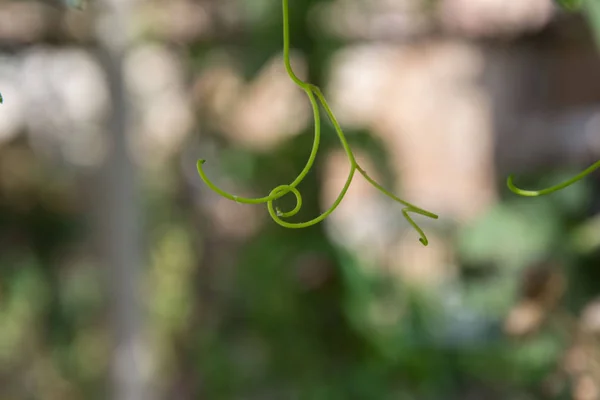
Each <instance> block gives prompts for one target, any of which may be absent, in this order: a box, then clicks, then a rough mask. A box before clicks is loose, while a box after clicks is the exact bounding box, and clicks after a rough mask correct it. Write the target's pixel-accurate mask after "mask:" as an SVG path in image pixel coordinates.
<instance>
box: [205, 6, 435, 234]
mask: <svg viewBox="0 0 600 400" xmlns="http://www.w3.org/2000/svg"><path fill="white" fill-rule="evenodd" d="M282 11H283V59H284V64H285V69H286V72H287V74H288V76H289V77H290V79H291V80H292V81H293V82H294V83H295V84H296V85H297V86H298V87H299V88H301V89H302V90H303V91H304V92H305V93H306V95H307V97H308V99H309V101H310V103H311V106H312V111H313V116H314V125H315V128H314V140H313V146H312V150H311V153H310V156H309V158H308V160H307V162H306V165H305V166H304V168H303V170H302V171H301V172H300V174H299V175H298V176H297V177H296V179H294V181H292V182H291V183H290V184H288V185H280V186H277V187H276V188H275V189H273V190H271V192H270V193H269V195H268V196H264V197H256V198H249V197H241V196H236V195H233V194H231V193H229V192H227V191H225V190H223V189H221V188H219V187H218V186H217V185H216V184H215V183H214V182H212V181H211V180H210V179H209V178H208V176H207V175H206V173H205V172H204V167H203V166H204V163H205V162H206V160H203V159H201V160H198V162H197V168H198V174H199V175H200V178H201V179H202V180H203V181H204V182H205V183H206V185H207V186H208V187H209V188H210V189H212V190H213V191H215V192H216V193H218V194H219V195H221V196H223V197H225V198H228V199H230V200H233V201H236V202H238V203H244V204H264V203H266V204H267V209H268V211H269V215H270V216H271V218H272V219H273V220H274V221H275V222H276V223H278V224H279V225H281V226H283V227H286V228H306V227H309V226H312V225H315V224H317V223H319V222H321V221H323V220H324V219H325V218H327V217H328V216H329V215H330V214H331V213H333V212H334V211H335V209H336V208H337V207H338V206H339V205H340V203H341V202H342V200H343V199H344V196H345V195H346V193H347V192H348V189H349V188H350V184H351V183H352V179H353V178H354V176H355V174H356V171H358V172H359V173H360V174H361V175H362V176H363V177H364V178H365V179H366V180H367V182H369V183H370V184H371V185H373V186H374V187H375V188H376V189H377V190H379V191H380V192H382V193H383V194H385V195H386V196H388V197H389V198H391V199H393V200H394V201H396V202H398V203H400V204H402V205H404V206H406V207H405V208H403V209H402V214H403V216H404V218H406V220H407V221H408V222H409V223H410V225H411V226H412V227H413V228H414V229H415V230H416V231H417V232H418V233H419V235H420V238H419V241H420V242H421V243H422V244H423V245H425V246H427V245H428V243H429V242H428V240H427V236H426V235H425V233H424V232H423V230H422V229H421V228H420V227H419V226H418V225H417V224H416V223H415V222H414V221H413V219H412V218H411V217H410V215H408V213H410V212H412V213H416V214H420V215H423V216H425V217H429V218H433V219H437V218H438V216H437V215H436V214H434V213H432V212H429V211H425V210H423V209H422V208H419V207H417V206H415V205H413V204H411V203H408V202H406V201H404V200H402V199H400V198H399V197H397V196H395V195H394V194H392V193H391V192H389V191H388V190H387V189H385V188H384V187H383V186H381V185H380V184H378V183H377V182H375V181H374V180H373V179H372V178H371V177H369V175H367V173H366V172H365V170H363V169H362V168H361V166H360V165H359V164H358V162H357V161H356V158H355V157H354V153H353V152H352V149H351V148H350V145H349V144H348V141H347V139H346V136H345V135H344V132H343V130H342V128H341V125H340V123H339V122H338V121H337V119H336V117H335V115H334V114H333V111H332V110H331V107H330V106H329V104H328V103H327V100H326V99H325V96H324V95H323V93H322V92H321V89H319V87H317V86H315V85H313V84H310V83H307V82H304V81H303V80H301V79H300V78H298V76H297V75H296V74H295V73H294V70H293V69H292V66H291V61H290V29H289V25H290V23H289V0H282ZM317 100H318V101H317ZM319 103H320V105H321V107H323V109H324V110H325V113H326V114H327V117H328V118H329V120H330V121H331V123H332V124H333V126H334V128H335V132H336V134H337V136H338V138H339V140H340V143H341V144H342V147H343V148H344V151H345V153H346V157H347V158H348V161H349V163H350V171H349V173H348V177H347V178H346V182H345V183H344V186H343V188H342V190H341V191H340V193H339V195H338V197H337V198H336V199H335V201H334V202H333V204H332V205H331V206H330V207H329V208H328V209H327V210H325V211H324V212H323V213H321V214H320V215H319V216H317V217H315V218H313V219H311V220H309V221H306V222H287V221H284V220H283V219H282V218H289V217H292V216H294V215H296V214H297V213H298V212H299V211H300V209H301V208H302V195H301V194H300V192H299V191H298V189H296V187H297V186H298V185H299V184H300V183H301V182H302V180H303V179H304V178H305V177H306V175H307V174H308V172H309V171H310V169H311V168H312V166H313V164H314V161H315V158H316V156H317V152H318V149H319V144H320V140H321V114H320V108H319ZM288 193H292V194H293V195H294V197H295V198H296V206H295V207H294V208H293V209H292V210H290V211H287V212H282V211H281V210H279V209H278V208H276V207H274V205H273V202H274V201H275V200H277V199H279V198H281V197H283V196H285V195H286V194H288Z"/></svg>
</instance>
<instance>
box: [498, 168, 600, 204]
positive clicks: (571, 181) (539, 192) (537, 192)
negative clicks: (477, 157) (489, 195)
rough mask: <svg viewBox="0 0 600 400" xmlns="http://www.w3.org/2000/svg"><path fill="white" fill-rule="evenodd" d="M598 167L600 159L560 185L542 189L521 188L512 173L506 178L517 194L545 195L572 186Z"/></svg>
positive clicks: (529, 195)
mask: <svg viewBox="0 0 600 400" xmlns="http://www.w3.org/2000/svg"><path fill="white" fill-rule="evenodd" d="M598 168H600V161H598V162H596V163H595V164H593V165H592V166H590V167H588V168H587V169H586V170H584V171H582V172H581V173H579V174H577V175H575V176H574V177H573V178H571V179H569V180H567V181H564V182H563V183H559V184H558V185H555V186H551V187H549V188H546V189H542V190H523V189H519V188H518V187H516V186H515V184H514V183H513V176H512V175H510V176H509V177H508V179H507V180H506V184H507V185H508V188H509V189H510V190H511V191H512V192H513V193H516V194H518V195H521V196H527V197H536V196H543V195H546V194H550V193H553V192H556V191H558V190H561V189H564V188H566V187H567V186H571V185H572V184H574V183H575V182H577V181H579V180H581V179H583V178H585V177H586V176H588V175H589V174H591V173H592V172H594V171H595V170H597V169H598Z"/></svg>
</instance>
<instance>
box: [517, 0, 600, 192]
mask: <svg viewBox="0 0 600 400" xmlns="http://www.w3.org/2000/svg"><path fill="white" fill-rule="evenodd" d="M555 2H556V3H557V4H558V5H559V6H560V7H562V8H563V9H565V10H567V11H579V10H582V9H583V10H584V11H586V13H588V14H593V12H595V14H594V15H592V16H590V19H591V25H592V29H593V30H594V32H595V34H596V37H597V38H600V6H598V4H600V3H596V5H595V6H594V7H595V8H592V5H593V3H592V2H591V1H589V2H587V3H585V2H584V0H555ZM583 6H588V8H584V7H583ZM594 16H595V17H596V19H594V18H593V17H594ZM599 45H600V39H599ZM598 168H600V161H598V162H596V163H595V164H593V165H591V166H590V167H588V168H587V169H585V170H584V171H582V172H581V173H579V174H577V175H575V176H574V177H573V178H571V179H569V180H566V181H564V182H562V183H559V184H557V185H554V186H551V187H549V188H546V189H541V190H525V189H520V188H518V187H516V186H515V184H514V183H513V176H512V175H510V176H509V177H508V179H507V180H506V184H507V186H508V188H509V189H510V190H511V191H512V192H513V193H516V194H518V195H520V196H526V197H537V196H544V195H547V194H550V193H553V192H556V191H558V190H561V189H564V188H566V187H568V186H571V185H572V184H574V183H575V182H577V181H579V180H581V179H583V178H585V177H586V176H588V175H589V174H591V173H592V172H594V171H595V170H597V169H598Z"/></svg>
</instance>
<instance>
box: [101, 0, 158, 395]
mask: <svg viewBox="0 0 600 400" xmlns="http://www.w3.org/2000/svg"><path fill="white" fill-rule="evenodd" d="M135 3H136V0H99V1H98V3H97V5H98V11H99V12H100V15H99V16H98V19H97V33H98V39H99V41H100V43H101V56H102V59H103V61H104V67H105V70H106V74H107V78H108V81H109V85H110V94H111V106H112V108H111V112H112V113H111V116H110V128H109V131H110V134H109V140H110V143H109V146H108V154H107V157H106V159H105V165H104V168H103V171H102V172H103V174H102V185H101V187H102V191H101V193H102V196H101V199H97V200H98V205H97V206H98V207H99V210H98V211H99V217H100V219H99V224H100V228H101V229H100V232H99V233H100V240H101V242H102V246H101V247H102V249H103V253H104V262H105V263H106V266H107V267H108V270H107V275H108V280H107V282H108V285H109V287H110V291H109V292H110V297H111V301H112V304H111V316H112V319H111V329H112V336H113V337H112V338H113V340H114V345H115V347H114V350H113V354H112V357H111V366H110V373H111V383H112V388H111V391H112V393H111V396H110V398H111V399H113V400H147V399H148V394H149V393H148V390H145V380H144V373H143V372H144V371H143V370H144V367H145V365H144V362H143V361H144V360H143V359H144V358H145V357H143V356H144V355H145V351H144V350H145V349H144V346H143V340H142V318H141V315H142V308H141V306H140V298H139V293H140V292H139V284H140V282H141V279H140V278H141V265H142V259H143V253H142V248H141V245H142V241H141V237H140V234H141V227H140V218H139V208H140V205H139V202H138V195H139V194H138V190H137V187H136V186H137V185H136V170H135V166H134V163H133V161H132V157H131V153H130V151H131V149H130V148H129V146H128V143H129V141H128V140H127V138H128V135H127V133H128V129H129V127H130V126H131V124H130V113H129V110H130V105H129V101H128V95H127V90H126V82H125V78H124V58H125V55H126V53H127V50H128V49H129V48H130V47H131V46H132V45H133V40H132V35H131V31H132V23H133V18H132V17H133V12H134V7H135V5H136V4H135Z"/></svg>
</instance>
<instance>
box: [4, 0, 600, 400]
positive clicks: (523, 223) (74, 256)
mask: <svg viewBox="0 0 600 400" xmlns="http://www.w3.org/2000/svg"><path fill="white" fill-rule="evenodd" d="M323 2H324V1H320V0H310V1H294V2H292V5H293V10H291V15H293V21H292V29H291V30H292V32H291V35H292V37H293V38H294V44H295V47H296V48H297V49H298V50H299V51H301V52H303V53H304V54H305V55H306V56H307V59H308V64H309V65H310V68H309V73H308V76H309V79H310V81H311V82H313V83H315V84H319V85H321V84H323V83H326V82H325V81H326V76H325V71H326V70H327V64H328V62H329V59H330V57H331V55H332V54H333V53H334V52H335V51H336V50H337V49H339V48H340V47H342V46H343V45H344V43H338V42H336V41H335V40H333V39H327V38H326V39H322V40H321V39H319V40H317V39H316V37H317V35H316V34H315V32H314V29H315V27H314V26H313V25H311V24H308V23H307V22H306V21H307V19H308V14H309V12H310V10H313V8H314V7H315V6H316V5H318V3H323ZM77 4H80V3H79V2H77ZM235 4H236V5H237V6H238V7H240V8H241V9H242V14H243V15H244V16H245V18H247V26H245V27H244V32H243V37H242V38H241V39H240V40H239V41H237V42H235V41H232V42H231V43H225V44H223V43H218V42H216V41H215V42H214V43H213V42H209V43H206V42H199V43H192V44H191V48H192V51H191V52H190V53H191V54H192V57H191V59H190V60H188V61H189V64H190V66H191V68H195V69H198V70H200V69H202V68H203V67H204V66H205V65H204V64H203V62H204V59H203V57H204V55H205V54H206V51H207V50H206V49H213V48H217V47H218V48H219V49H220V50H223V51H226V52H229V53H231V54H232V55H233V56H235V57H236V58H237V59H239V60H240V61H239V62H240V65H243V67H244V74H245V78H246V79H248V80H250V79H252V77H254V76H255V75H256V74H257V72H258V71H259V70H260V68H261V67H262V66H263V65H264V64H265V63H266V62H267V61H268V60H269V59H270V58H271V57H272V56H273V55H274V54H276V53H278V52H279V51H280V46H281V43H280V31H281V23H280V8H279V7H280V4H279V3H278V2H277V1H267V0H260V1H259V0H253V1H242V0H240V1H238V2H235ZM564 4H565V5H566V6H568V7H572V6H574V5H575V3H574V2H568V3H564ZM318 36H319V37H321V36H322V35H321V34H319V35H318ZM206 131H207V133H206V136H207V137H208V138H209V139H210V138H211V136H212V139H214V140H215V141H217V140H221V141H224V140H223V139H222V137H220V136H219V135H218V132H210V131H209V130H208V128H207V129H206ZM322 136H323V141H322V144H321V147H322V152H323V153H324V154H326V153H328V152H330V151H332V150H334V149H338V146H339V144H338V141H337V138H336V137H335V132H334V130H333V129H332V128H331V126H329V125H327V124H324V126H323V135H322ZM215 137H220V139H215ZM209 139H207V140H209ZM348 139H349V141H350V143H351V145H352V146H355V147H356V149H357V150H358V149H361V150H362V151H364V152H365V153H366V154H368V155H370V156H371V158H372V159H373V160H375V162H376V167H377V168H378V169H379V170H380V171H381V173H382V174H383V176H384V178H385V179H384V181H388V182H391V181H392V173H391V172H390V165H389V160H388V156H387V153H386V151H385V147H384V146H383V145H382V144H381V143H379V142H378V141H377V140H376V139H375V138H374V137H373V136H372V135H371V134H370V133H369V132H367V131H356V132H348ZM191 140H192V139H190V141H191ZM203 140H204V138H203ZM311 143H312V136H311V132H309V130H307V131H306V132H304V133H303V134H300V135H297V136H294V137H293V138H291V139H289V140H287V141H285V142H284V143H282V144H281V145H280V146H279V147H278V148H276V149H275V150H273V151H269V152H259V151H248V150H243V149H239V148H235V146H234V144H231V143H221V144H223V146H224V147H227V149H228V150H227V151H225V152H223V156H222V158H221V159H220V163H221V164H222V165H220V166H219V167H223V171H225V172H224V174H225V175H226V176H227V177H228V178H229V179H231V180H232V181H234V182H236V183H239V184H241V185H243V187H252V188H255V189H256V190H257V191H258V192H260V193H264V192H267V191H268V190H270V188H272V187H274V186H277V185H278V184H280V183H281V182H285V181H287V180H288V179H289V177H290V176H291V175H293V172H294V171H299V170H300V169H301V168H302V166H303V164H304V162H305V157H306V150H307V149H309V148H310V145H311ZM184 147H185V146H184ZM184 153H185V151H184V150H182V151H181V153H180V154H178V155H177V157H176V159H174V160H171V162H170V163H167V164H166V165H165V166H164V168H165V169H166V170H167V169H168V171H169V172H167V173H165V174H166V175H167V176H168V177H169V178H170V181H169V183H168V184H165V185H163V186H161V185H157V184H155V183H154V182H153V181H156V180H157V177H156V176H147V177H145V181H144V184H145V186H144V190H145V191H144V195H145V197H144V211H145V216H146V221H147V226H148V229H147V232H148V233H147V236H146V239H147V241H148V245H149V246H148V247H149V248H150V254H149V256H148V265H147V267H146V270H145V274H146V275H145V280H144V282H143V293H144V299H145V300H146V307H147V309H148V310H149V317H148V320H149V323H148V325H149V327H148V336H149V337H150V340H151V343H152V346H151V347H152V350H153V352H155V356H156V358H157V360H158V361H157V363H159V366H160V367H159V373H158V374H157V375H158V376H159V377H160V379H156V380H155V381H153V385H156V387H157V388H158V389H159V390H160V393H165V395H164V398H177V399H180V398H181V399H184V398H190V399H210V400H220V399H223V400H227V399H261V400H264V399H310V400H321V399H322V400H337V399H339V400H351V399H381V400H385V399H390V400H392V399H393V400H416V399H418V400H428V399H432V400H437V399H444V400H453V399H456V400H463V399H486V400H494V399H498V400H504V399H514V400H519V399H522V400H527V399H531V400H533V399H536V400H537V399H568V398H571V397H570V393H571V391H570V385H571V383H570V381H569V379H567V378H566V377H565V374H564V373H563V372H561V371H562V370H561V366H562V363H563V361H562V360H563V357H564V355H565V353H566V352H567V351H568V350H569V347H570V346H571V345H572V344H573V341H574V340H576V338H577V337H576V335H575V334H574V333H573V332H574V331H573V329H572V327H571V325H569V324H567V323H564V322H563V318H564V315H563V314H565V313H567V314H568V315H571V316H573V318H574V319H575V320H577V316H578V315H580V313H581V311H582V309H584V307H585V306H586V305H587V304H588V303H589V302H590V301H592V300H593V299H594V298H596V297H597V296H598V295H599V293H600V286H598V284H597V282H598V279H600V276H599V275H600V272H598V271H600V270H599V269H598V268H597V266H598V262H599V261H600V251H599V249H600V243H599V242H598V234H597V232H598V227H599V223H598V222H597V221H596V220H595V219H594V218H593V215H594V213H595V211H597V210H594V199H597V198H598V196H599V194H600V185H598V184H597V183H595V182H594V181H586V182H581V183H580V184H578V185H575V186H573V187H572V188H569V190H565V191H562V192H559V193H556V194H554V195H553V196H551V197H544V198H536V199H522V198H515V196H513V195H512V194H510V193H508V192H507V191H505V188H504V181H503V180H502V179H499V182H498V188H499V191H502V193H503V198H502V199H501V201H500V202H499V203H498V204H497V205H496V206H495V207H493V208H492V209H491V210H489V212H488V213H487V214H486V215H484V216H482V217H481V218H479V219H478V220H476V221H473V222H472V223H471V224H470V225H469V226H466V227H464V228H463V227H461V228H457V229H456V231H453V232H450V233H447V234H446V236H445V237H443V238H440V240H442V239H443V240H447V241H449V242H451V243H453V244H454V248H455V250H456V254H457V257H458V264H459V270H460V278H459V279H457V281H456V282H449V283H448V284H447V286H443V287H442V288H441V289H439V290H438V289H436V290H426V289H424V288H416V287H413V286H411V285H409V284H407V283H406V282H402V281H401V280H399V279H398V278H397V277H395V276H392V275H391V274H390V273H389V272H387V271H384V270H381V269H380V270H377V271H378V272H377V273H374V272H373V269H369V268H365V266H364V265H362V264H363V263H364V261H363V260H362V259H361V257H360V254H356V252H353V251H350V250H348V249H346V248H342V247H341V246H340V245H339V244H337V243H334V242H333V241H332V240H331V238H330V236H329V235H328V234H327V233H326V232H325V227H324V226H323V225H317V226H313V227H310V228H307V229H302V230H287V229H282V228H280V227H279V226H276V225H274V224H265V225H264V226H261V227H260V228H259V230H258V232H255V233H254V234H253V235H252V236H251V237H249V238H245V239H244V240H240V239H239V238H232V237H227V235H225V234H218V233H212V232H211V230H210V229H209V228H210V226H208V225H209V223H208V222H207V218H206V216H205V215H202V212H199V211H198V208H199V207H197V204H196V202H195V200H194V199H193V198H194V196H193V195H191V194H190V186H191V185H189V184H188V183H187V182H186V177H184V176H183V175H184V173H183V172H182V171H181V170H180V165H181V163H182V160H181V159H183V158H184V156H185V154H184ZM7 159H11V160H16V161H14V163H13V164H12V166H11V168H14V170H12V169H9V168H8V167H7V166H6V164H2V169H0V174H1V175H2V179H0V183H2V182H5V181H6V180H7V179H8V178H5V177H4V174H8V172H7V171H10V174H17V175H16V176H17V177H18V178H19V179H17V181H18V182H19V183H20V184H19V185H7V184H4V183H2V184H0V399H3V400H21V399H23V400H24V399H61V400H70V399H86V400H87V399H104V398H107V397H106V383H107V380H108V378H107V376H108V368H109V366H108V361H109V360H108V357H109V353H110V349H111V344H110V338H109V335H108V329H107V324H108V315H107V314H108V313H107V308H108V306H107V304H108V302H109V298H108V297H109V295H108V291H107V290H106V288H105V285H104V282H105V280H106V277H105V276H104V272H103V271H104V266H101V265H98V264H97V262H96V261H95V258H94V257H93V256H92V254H93V250H91V249H90V248H89V247H90V243H89V242H90V240H91V239H90V238H91V237H92V236H93V233H94V232H92V231H91V228H90V225H89V218H88V217H89V216H88V215H86V213H85V212H84V211H83V209H82V207H81V205H80V204H79V202H80V201H82V199H81V198H80V191H81V188H80V187H79V186H78V179H77V178H76V177H74V176H72V171H69V168H68V167H66V166H55V165H47V164H46V163H45V162H44V161H43V160H42V159H40V158H36V157H35V155H34V151H33V150H32V149H31V148H30V146H29V145H26V144H23V143H21V142H20V141H19V140H15V141H14V142H11V143H10V144H8V145H3V146H2V147H0V161H1V160H7ZM22 160H27V161H29V162H27V163H23V162H22ZM24 165H26V166H24ZM25 168H26V170H25ZM163 173H164V172H163ZM565 175H567V176H568V174H565ZM21 176H25V177H26V179H21ZM560 177H562V175H561V176H554V175H552V174H548V173H543V174H535V175H532V176H530V177H523V184H527V185H532V186H544V184H546V183H548V182H555V181H557V178H560ZM163 178H164V177H163ZM321 187H322V177H321V176H319V175H318V174H317V173H316V172H311V173H310V174H309V175H308V176H307V178H306V179H305V180H304V181H303V184H302V193H303V196H304V204H305V206H304V207H303V209H302V212H301V213H300V214H299V215H298V219H301V220H304V219H305V217H306V216H307V215H309V216H314V215H317V213H318V212H319V210H320V205H319V200H320V198H321V193H320V190H321ZM205 194H206V192H201V196H204V195H205ZM285 201H287V199H282V202H285ZM281 207H282V208H285V207H286V204H285V203H284V204H281ZM547 262H549V263H550V264H551V265H552V266H551V267H548V270H550V271H551V273H553V274H557V275H558V276H561V277H564V279H565V280H567V281H568V285H567V289H566V292H565V295H564V296H562V297H560V296H559V295H554V294H552V293H554V292H552V291H553V290H555V289H554V286H552V285H550V286H548V285H546V284H544V283H541V284H537V282H533V283H532V282H524V277H526V276H528V275H527V274H526V272H527V271H528V270H529V269H531V268H532V266H535V265H537V264H539V263H542V264H544V263H547ZM411 267H412V268H419V265H414V266H411ZM532 276H534V278H532V279H535V276H536V275H535V274H533V275H532ZM531 285H533V286H536V285H537V286H540V287H541V288H540V289H539V290H533V291H528V290H525V292H527V293H530V292H531V293H534V294H532V295H527V296H529V297H527V296H525V298H526V299H527V300H528V301H529V303H535V304H538V303H541V302H542V301H541V300H540V298H544V299H547V298H548V296H558V297H560V298H559V299H558V300H556V304H554V306H553V307H550V306H548V307H547V308H543V307H546V306H545V304H546V303H544V306H543V307H542V306H540V307H542V308H543V316H544V318H545V319H544V322H543V323H539V324H538V325H536V326H533V327H532V328H531V329H530V330H529V331H528V333H527V334H525V335H521V336H519V335H513V336H511V335H508V334H506V332H505V329H504V323H505V318H506V316H507V315H508V314H510V312H511V310H512V309H513V307H514V306H515V304H517V303H519V302H520V301H521V300H522V299H523V298H524V297H523V296H524V295H523V290H524V289H523V286H525V287H529V286H531ZM537 286H536V287H537ZM540 293H541V294H540ZM548 293H550V294H548ZM544 301H546V300H544ZM529 303H527V304H529ZM556 376H558V378H556ZM549 380H550V381H552V382H555V383H556V382H558V383H557V387H556V388H554V386H553V387H552V389H551V390H550V389H547V382H548V381H549ZM182 392H183V393H184V394H182Z"/></svg>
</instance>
